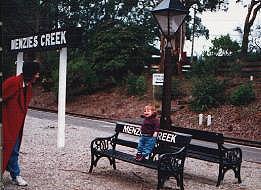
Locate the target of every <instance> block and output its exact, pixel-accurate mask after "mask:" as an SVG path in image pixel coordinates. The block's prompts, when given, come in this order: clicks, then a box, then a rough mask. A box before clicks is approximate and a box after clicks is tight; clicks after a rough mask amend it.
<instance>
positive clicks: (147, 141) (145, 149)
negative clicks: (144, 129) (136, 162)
mask: <svg viewBox="0 0 261 190" xmlns="http://www.w3.org/2000/svg"><path fill="white" fill-rule="evenodd" d="M155 143H156V138H155V137H152V136H146V135H141V137H140V140H139V144H138V149H137V150H138V153H139V154H142V156H144V157H146V156H148V155H149V154H150V153H151V152H152V150H153V148H154V145H155Z"/></svg>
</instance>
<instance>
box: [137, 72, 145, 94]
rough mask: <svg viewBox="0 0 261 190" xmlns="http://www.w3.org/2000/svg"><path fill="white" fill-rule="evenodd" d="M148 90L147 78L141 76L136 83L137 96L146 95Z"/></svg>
mask: <svg viewBox="0 0 261 190" xmlns="http://www.w3.org/2000/svg"><path fill="white" fill-rule="evenodd" d="M146 90H147V85H146V78H145V77H144V76H139V77H138V78H137V81H136V92H137V95H144V94H145V92H146Z"/></svg>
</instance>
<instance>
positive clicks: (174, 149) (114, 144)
mask: <svg viewBox="0 0 261 190" xmlns="http://www.w3.org/2000/svg"><path fill="white" fill-rule="evenodd" d="M139 136H140V125H135V124H130V123H122V122H118V123H116V128H115V134H114V135H112V136H110V137H103V138H96V139H94V140H93V141H92V142H91V166H90V170H89V172H90V173H91V172H92V170H93V167H94V166H95V167H96V166H97V162H98V161H99V160H100V159H101V158H103V157H106V158H108V159H109V162H110V165H112V166H113V168H114V169H116V162H115V160H116V159H118V160H121V161H124V162H128V163H131V164H136V165H139V166H144V167H146V168H150V169H155V170H157V171H158V185H157V189H160V188H161V187H163V185H164V182H165V181H166V180H167V179H169V178H170V177H174V178H175V179H176V181H177V185H178V186H180V189H184V186H183V170H184V162H185V158H186V148H187V146H188V144H189V143H190V140H191V136H190V135H186V134H181V133H174V132H170V131H164V130H161V131H160V132H159V135H158V140H157V143H156V145H155V147H154V150H153V152H152V154H151V155H150V156H149V159H148V160H144V161H136V160H135V156H136V150H133V149H136V148H137V145H138V137H139ZM128 150H129V151H128ZM130 150H132V152H131V151H130Z"/></svg>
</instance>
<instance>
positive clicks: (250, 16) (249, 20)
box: [237, 0, 261, 59]
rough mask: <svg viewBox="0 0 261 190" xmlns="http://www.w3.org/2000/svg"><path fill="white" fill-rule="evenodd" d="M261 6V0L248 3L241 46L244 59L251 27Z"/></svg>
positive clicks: (252, 0) (238, 0) (240, 0)
mask: <svg viewBox="0 0 261 190" xmlns="http://www.w3.org/2000/svg"><path fill="white" fill-rule="evenodd" d="M242 1H243V0H237V2H242ZM260 8H261V1H260V0H251V2H250V4H249V5H248V12H247V16H246V19H245V23H244V31H243V40H242V47H241V58H242V59H244V58H245V57H246V56H247V52H248V44H249V35H250V31H251V30H250V29H251V27H252V26H253V23H254V21H255V19H256V16H257V13H258V11H259V10H260Z"/></svg>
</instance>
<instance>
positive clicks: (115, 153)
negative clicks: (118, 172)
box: [101, 150, 157, 169]
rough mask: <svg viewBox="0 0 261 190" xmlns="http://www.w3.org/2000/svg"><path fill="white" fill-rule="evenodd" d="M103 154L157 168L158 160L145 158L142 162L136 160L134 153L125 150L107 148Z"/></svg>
mask: <svg viewBox="0 0 261 190" xmlns="http://www.w3.org/2000/svg"><path fill="white" fill-rule="evenodd" d="M101 154H103V155H106V156H109V157H112V158H116V159H118V160H122V161H125V162H129V163H132V164H135V165H140V166H144V167H147V168H151V169H157V162H156V161H154V162H153V161H150V160H144V161H142V162H140V161H136V160H135V156H133V155H132V154H128V153H125V152H120V151H117V150H106V151H102V152H101Z"/></svg>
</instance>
